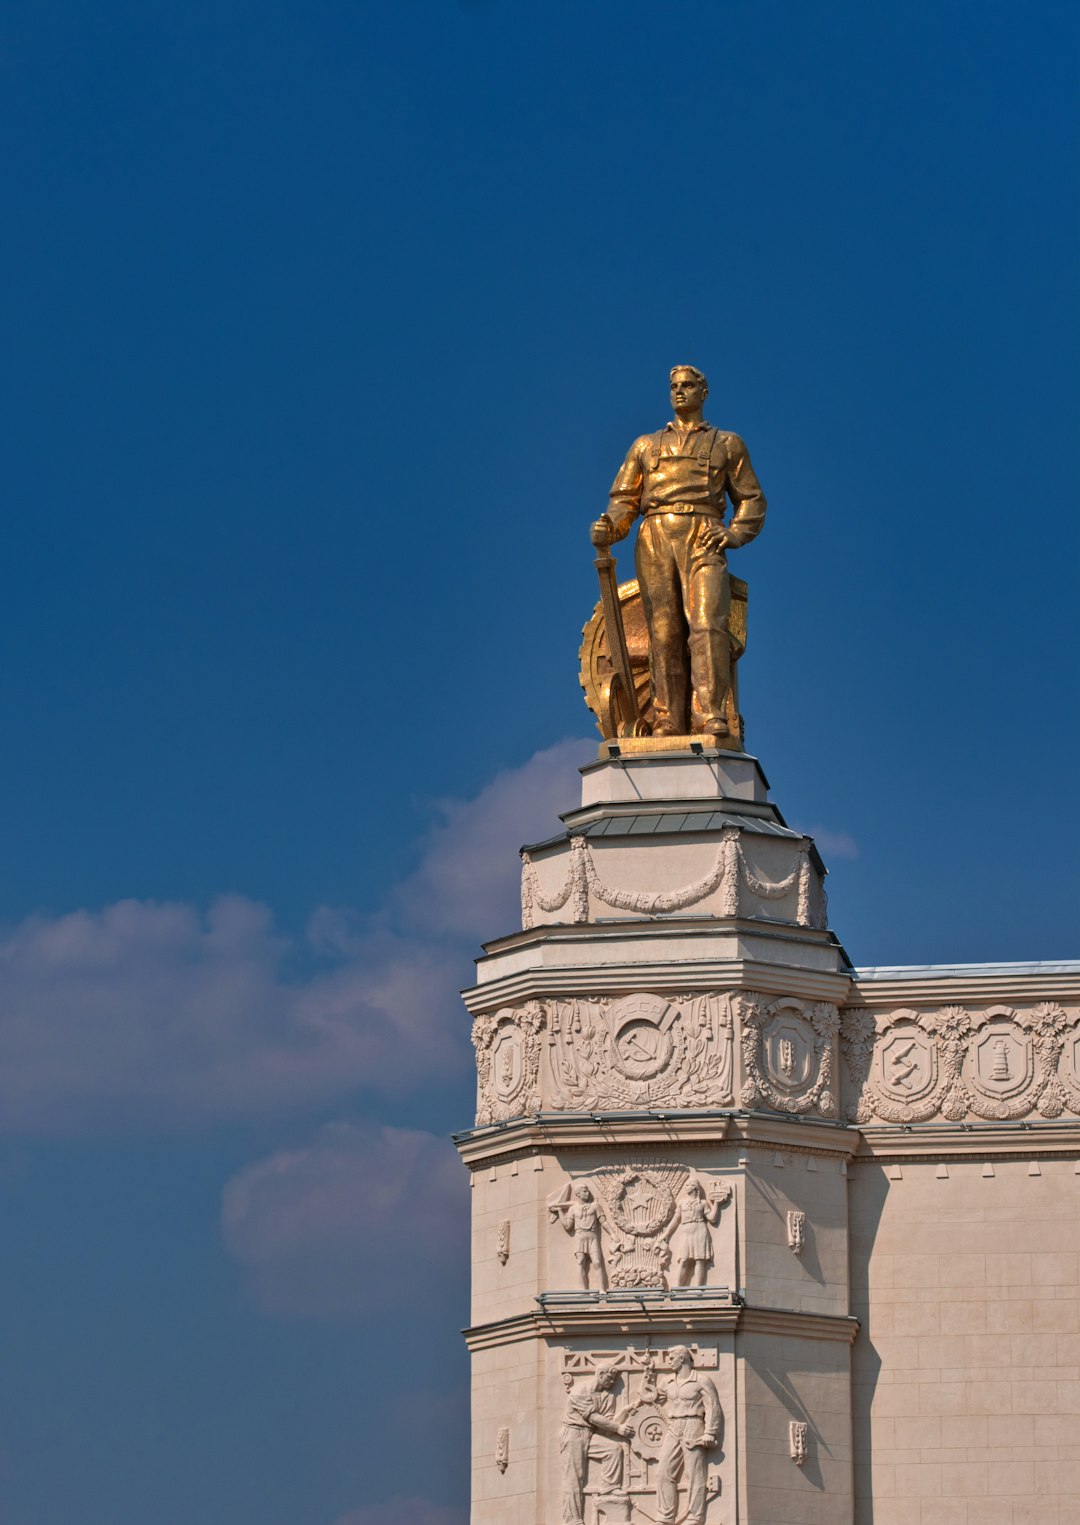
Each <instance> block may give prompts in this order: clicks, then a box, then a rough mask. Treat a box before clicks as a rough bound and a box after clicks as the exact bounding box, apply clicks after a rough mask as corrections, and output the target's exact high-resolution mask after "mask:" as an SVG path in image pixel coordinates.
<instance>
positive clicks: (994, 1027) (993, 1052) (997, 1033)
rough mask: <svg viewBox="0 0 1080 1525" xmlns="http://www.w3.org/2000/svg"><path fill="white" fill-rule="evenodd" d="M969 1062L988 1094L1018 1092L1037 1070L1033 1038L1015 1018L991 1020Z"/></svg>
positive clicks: (999, 1095)
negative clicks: (1004, 1020)
mask: <svg viewBox="0 0 1080 1525" xmlns="http://www.w3.org/2000/svg"><path fill="white" fill-rule="evenodd" d="M969 1064H970V1071H971V1075H970V1078H971V1080H972V1081H973V1082H974V1083H975V1085H976V1086H978V1088H979V1090H980V1091H982V1093H983V1095H984V1096H992V1097H994V1098H1001V1097H1007V1096H1016V1095H1018V1094H1019V1093H1020V1092H1021V1091H1022V1090H1024V1088H1025V1087H1026V1086H1028V1085H1030V1084H1031V1078H1032V1075H1033V1073H1034V1068H1035V1062H1034V1055H1033V1050H1032V1042H1031V1039H1030V1037H1029V1036H1028V1034H1027V1033H1025V1032H1023V1031H1022V1030H1021V1029H1020V1028H1018V1027H1017V1026H1016V1025H1015V1024H1014V1023H1012V1022H991V1023H989V1024H988V1025H987V1026H986V1027H985V1028H984V1030H983V1031H982V1033H981V1034H980V1035H979V1037H978V1038H977V1039H976V1041H975V1043H974V1045H973V1047H972V1049H971V1052H970V1059H969Z"/></svg>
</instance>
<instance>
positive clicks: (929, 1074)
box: [876, 1022, 938, 1105]
mask: <svg viewBox="0 0 1080 1525" xmlns="http://www.w3.org/2000/svg"><path fill="white" fill-rule="evenodd" d="M876 1068H877V1081H878V1085H879V1086H880V1088H881V1090H882V1092H883V1093H884V1094H885V1095H886V1096H891V1097H893V1098H894V1099H895V1100H896V1101H899V1102H907V1103H908V1104H909V1105H910V1104H911V1103H912V1102H915V1101H919V1100H920V1099H921V1098H922V1097H923V1096H925V1095H926V1094H927V1092H929V1091H932V1090H933V1089H934V1086H935V1085H936V1084H937V1078H938V1061H937V1050H936V1049H935V1047H934V1045H933V1043H932V1042H931V1041H930V1039H929V1038H928V1037H927V1036H926V1034H925V1033H923V1032H922V1031H921V1030H920V1029H919V1028H918V1027H916V1026H915V1025H914V1023H910V1022H909V1023H903V1024H901V1025H899V1026H897V1027H895V1028H893V1029H892V1030H891V1031H890V1032H888V1033H887V1034H886V1035H885V1036H884V1037H883V1038H882V1039H881V1041H880V1043H879V1044H878V1049H877V1056H876Z"/></svg>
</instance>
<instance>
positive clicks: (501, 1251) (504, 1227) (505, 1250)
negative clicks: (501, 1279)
mask: <svg viewBox="0 0 1080 1525" xmlns="http://www.w3.org/2000/svg"><path fill="white" fill-rule="evenodd" d="M495 1254H496V1256H497V1257H498V1261H499V1264H500V1265H505V1264H506V1262H507V1261H508V1260H509V1259H510V1220H509V1218H504V1219H503V1221H502V1222H501V1223H500V1224H499V1227H498V1231H497V1234H496V1237H495Z"/></svg>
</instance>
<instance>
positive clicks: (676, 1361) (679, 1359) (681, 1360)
mask: <svg viewBox="0 0 1080 1525" xmlns="http://www.w3.org/2000/svg"><path fill="white" fill-rule="evenodd" d="M668 1355H669V1356H670V1357H671V1364H672V1366H673V1367H674V1368H675V1370H676V1371H680V1370H681V1369H682V1368H683V1367H684V1366H693V1364H694V1358H693V1356H692V1355H691V1354H690V1352H689V1350H688V1349H687V1348H686V1346H685V1345H672V1347H671V1349H670V1350H669V1351H668Z"/></svg>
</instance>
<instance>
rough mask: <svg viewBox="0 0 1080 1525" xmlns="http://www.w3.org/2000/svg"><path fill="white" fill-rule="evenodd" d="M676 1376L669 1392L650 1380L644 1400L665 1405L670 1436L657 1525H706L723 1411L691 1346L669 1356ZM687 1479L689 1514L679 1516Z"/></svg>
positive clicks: (664, 1448)
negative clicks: (711, 1463)
mask: <svg viewBox="0 0 1080 1525" xmlns="http://www.w3.org/2000/svg"><path fill="white" fill-rule="evenodd" d="M668 1354H669V1356H670V1359H671V1365H672V1369H673V1371H674V1375H673V1377H672V1378H671V1381H670V1382H669V1383H668V1384H667V1387H666V1388H660V1389H656V1388H655V1387H654V1386H653V1380H654V1379H652V1378H651V1375H650V1378H649V1379H647V1388H646V1389H643V1392H642V1396H643V1398H645V1399H646V1401H652V1402H655V1403H657V1404H660V1405H662V1406H663V1411H664V1424H665V1429H666V1433H665V1435H664V1441H663V1444H662V1445H661V1447H660V1455H659V1457H658V1458H657V1463H656V1515H655V1516H654V1518H655V1521H656V1525H675V1522H676V1521H679V1525H705V1510H706V1507H707V1505H708V1473H709V1468H708V1461H707V1458H706V1454H705V1453H706V1452H707V1451H711V1450H712V1449H713V1447H714V1446H715V1445H716V1444H717V1442H718V1440H719V1437H720V1426H721V1424H722V1423H723V1417H724V1416H723V1410H722V1409H721V1407H720V1399H719V1397H718V1396H717V1392H716V1387H715V1386H714V1384H713V1381H712V1378H711V1377H707V1376H705V1374H704V1373H703V1372H699V1371H695V1370H694V1358H693V1356H692V1355H691V1353H690V1351H689V1350H687V1348H686V1346H685V1345H673V1346H672V1347H671V1350H670V1351H669V1352H668ZM684 1475H685V1479H686V1513H685V1514H683V1515H681V1516H680V1514H679V1482H680V1479H682V1478H683V1477H684Z"/></svg>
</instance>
